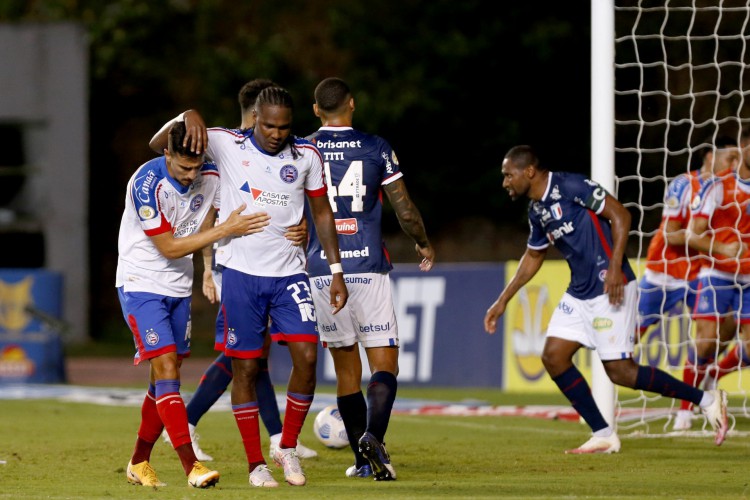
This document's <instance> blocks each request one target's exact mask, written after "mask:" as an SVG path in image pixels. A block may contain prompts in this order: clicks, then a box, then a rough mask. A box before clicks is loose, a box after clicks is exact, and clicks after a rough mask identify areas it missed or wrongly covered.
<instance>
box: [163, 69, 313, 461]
mask: <svg viewBox="0 0 750 500" xmlns="http://www.w3.org/2000/svg"><path fill="white" fill-rule="evenodd" d="M274 85H275V83H274V82H273V81H271V80H268V79H265V78H256V79H254V80H250V81H249V82H247V83H246V84H245V85H243V86H242V88H241V89H240V91H239V94H238V101H239V105H240V112H241V124H240V129H239V130H249V129H251V128H253V126H254V125H255V118H254V117H253V107H254V106H255V100H256V99H257V98H258V94H259V93H260V92H261V91H262V90H263V89H265V88H266V87H272V86H274ZM164 141H166V137H165V136H164V135H159V134H157V136H155V137H154V138H153V139H152V140H151V143H150V146H151V147H152V148H153V149H154V150H155V151H161V150H162V149H163V145H164ZM216 215H217V214H216V211H215V210H211V211H210V212H209V214H208V217H207V220H208V221H215V220H216ZM285 237H286V238H287V239H289V240H290V241H293V242H295V243H296V244H298V245H302V244H304V243H306V242H307V223H306V220H305V219H304V218H303V219H302V223H301V224H300V225H296V226H292V227H290V228H288V229H287V233H286V234H285ZM215 246H216V245H212V246H208V247H206V248H204V249H203V263H204V266H203V267H204V271H203V284H202V287H201V288H202V291H203V294H204V295H205V296H206V298H207V299H208V300H209V302H211V303H212V304H214V303H217V302H219V300H220V299H221V272H220V270H219V269H218V268H217V266H216V265H215V259H214V248H215ZM216 335H217V340H216V344H215V347H216V350H219V351H222V352H221V354H219V355H218V356H217V357H216V359H215V360H214V361H213V362H212V363H211V365H210V366H209V367H208V368H207V369H206V371H205V372H204V373H203V376H202V377H201V379H200V382H199V384H198V387H197V388H196V390H195V392H194V393H193V395H192V397H191V398H190V401H189V402H188V404H187V415H188V424H189V428H190V437H191V440H192V443H193V450H194V451H195V455H196V456H197V457H198V459H199V460H201V461H204V462H205V461H211V460H213V457H211V456H210V455H208V454H207V453H205V452H204V451H203V450H202V449H201V448H200V446H199V445H198V434H197V433H196V432H195V427H196V426H197V425H198V421H200V419H201V417H203V415H205V414H206V412H207V411H208V410H209V409H210V408H211V406H213V405H214V403H216V401H218V399H219V398H220V397H221V395H222V394H224V392H225V391H226V389H227V387H229V383H230V382H231V381H232V361H231V360H230V359H229V358H228V357H227V356H226V354H224V352H223V350H224V345H223V341H224V322H223V317H222V315H221V314H218V315H217V318H216ZM270 347H271V337H270V336H269V335H266V338H265V342H264V344H263V354H262V356H261V357H260V358H258V363H259V365H260V370H259V371H258V375H257V377H256V379H255V392H256V394H257V396H258V409H259V410H258V411H259V413H260V418H261V420H263V425H264V426H265V427H266V430H268V434H269V435H270V441H271V446H270V451H269V455H270V456H273V455H274V453H275V450H276V448H278V446H279V442H280V441H281V429H282V422H281V415H280V412H279V405H278V403H277V402H276V392H275V390H274V387H273V383H272V382H271V376H270V374H269V372H268V353H269V350H270ZM163 437H164V440H165V441H166V442H167V443H169V435H168V434H167V433H163ZM297 454H298V455H299V456H300V458H311V457H315V456H317V455H318V453H317V452H316V451H315V450H312V449H310V448H308V447H306V446H304V445H302V444H301V443H299V442H298V443H297Z"/></svg>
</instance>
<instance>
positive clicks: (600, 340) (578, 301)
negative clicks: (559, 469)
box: [484, 146, 727, 454]
mask: <svg viewBox="0 0 750 500" xmlns="http://www.w3.org/2000/svg"><path fill="white" fill-rule="evenodd" d="M502 174H503V187H504V188H505V189H506V190H507V191H508V193H509V194H510V196H511V198H512V199H513V200H517V199H518V198H520V197H526V198H529V200H530V201H529V226H530V230H531V232H530V235H529V240H528V243H527V248H526V252H525V253H524V255H523V257H522V258H521V261H520V263H519V266H518V270H517V271H516V273H515V275H514V276H513V277H512V278H511V280H510V281H509V282H508V284H507V286H506V287H505V289H504V290H503V291H502V292H501V293H500V295H499V296H498V298H497V300H495V302H494V303H493V304H492V305H491V306H490V307H489V309H488V310H487V314H486V315H485V317H484V328H485V330H486V331H487V332H488V333H490V334H492V333H494V332H495V331H496V329H497V320H498V318H500V317H501V316H502V315H503V313H505V309H506V307H507V305H508V302H509V301H510V299H511V298H512V297H513V296H514V295H515V294H516V292H518V290H519V289H520V288H521V287H522V286H524V285H525V284H526V283H527V282H528V281H529V280H530V279H531V278H533V277H534V275H535V274H536V273H537V271H539V269H540V268H541V266H542V264H543V262H544V258H545V256H546V254H547V248H548V247H549V245H550V244H553V245H555V246H556V247H557V248H558V250H559V251H560V252H561V253H562V254H563V256H564V257H565V260H566V261H567V262H568V266H569V267H570V273H571V281H570V284H569V286H568V289H567V291H566V292H565V294H564V295H563V297H562V299H561V300H560V303H559V304H558V306H557V308H556V309H555V312H554V313H553V314H552V318H551V319H550V322H549V325H548V327H547V337H546V340H545V344H544V351H543V353H542V362H543V364H544V367H545V369H546V370H547V373H548V374H549V376H550V377H551V378H552V380H553V381H554V382H555V384H557V386H558V387H559V388H560V391H561V392H562V393H563V394H564V395H565V396H566V397H567V398H568V400H569V401H570V402H571V404H572V406H573V408H575V409H576V411H577V412H578V413H579V414H580V415H581V417H582V418H583V419H584V420H585V421H586V423H587V424H588V425H589V427H590V428H591V430H592V432H593V436H592V437H591V438H590V439H589V440H588V441H586V442H585V443H584V444H583V445H582V446H580V447H578V448H575V449H572V450H568V451H566V453H573V454H580V453H616V452H618V451H619V450H620V439H619V437H618V436H617V433H616V431H615V429H614V428H613V427H612V426H610V425H609V424H608V423H607V421H606V420H605V419H604V417H603V416H602V414H601V412H600V411H599V408H598V407H597V405H596V402H595V401H594V398H593V396H592V395H591V389H590V388H589V385H588V384H587V383H586V380H585V379H584V378H583V376H582V375H581V372H579V371H578V369H577V368H576V366H575V365H574V364H573V356H574V355H575V353H576V352H577V351H578V350H579V349H580V348H581V347H586V348H588V349H595V350H596V351H597V353H598V355H599V357H600V358H601V360H602V363H603V365H604V370H605V371H606V373H607V376H608V377H609V379H610V380H611V381H612V382H613V383H614V384H617V385H620V386H623V387H629V388H632V389H639V390H644V391H649V392H656V393H659V394H662V395H664V396H668V397H674V398H679V399H687V400H689V401H691V402H693V403H694V404H698V405H699V406H700V407H701V408H702V409H703V412H704V413H705V415H706V418H707V420H708V421H709V423H710V424H711V426H712V427H713V428H714V429H715V430H716V436H715V443H716V444H717V445H720V444H721V443H722V442H723V441H724V438H725V437H726V433H727V414H726V404H727V395H726V393H725V392H724V391H720V390H711V391H702V390H700V389H697V388H695V387H692V386H690V385H688V384H686V383H684V382H682V381H679V380H677V379H675V378H674V377H672V376H670V375H669V374H667V373H665V372H663V371H662V370H659V369H658V368H654V367H650V366H639V365H638V364H636V363H635V362H634V361H633V357H632V353H633V345H634V336H635V316H636V295H637V288H636V283H635V274H634V273H633V270H632V269H631V267H630V264H629V263H628V260H627V257H625V245H626V241H627V236H628V231H629V230H630V213H629V212H628V210H627V209H626V208H625V207H624V206H623V205H622V204H621V203H620V202H619V201H617V199H615V198H614V197H613V196H612V195H610V194H609V193H607V191H606V190H604V189H603V188H602V187H601V186H599V185H598V184H597V183H596V182H594V181H592V180H590V179H587V178H586V177H585V176H583V175H580V174H574V173H566V172H551V171H549V170H547V169H546V168H544V167H543V166H542V165H541V164H540V163H539V160H538V158H537V156H536V154H535V153H534V151H533V150H532V148H531V147H529V146H515V147H513V148H511V149H510V151H508V153H507V154H506V155H505V158H504V159H503V165H502Z"/></svg>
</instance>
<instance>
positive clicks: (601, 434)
mask: <svg viewBox="0 0 750 500" xmlns="http://www.w3.org/2000/svg"><path fill="white" fill-rule="evenodd" d="M613 432H615V431H614V429H612V427H610V426H607V427H605V428H604V429H599V430H598V431H596V432H595V433H594V437H598V438H606V437H609V436H611V435H612V433H613Z"/></svg>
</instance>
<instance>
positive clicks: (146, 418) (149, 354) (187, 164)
mask: <svg viewBox="0 0 750 500" xmlns="http://www.w3.org/2000/svg"><path fill="white" fill-rule="evenodd" d="M184 138H185V125H184V123H176V124H175V125H174V126H172V127H171V128H170V132H169V141H168V148H167V149H166V150H164V156H161V157H158V158H155V159H153V160H151V161H148V162H146V163H144V164H143V165H141V167H139V168H138V170H136V172H135V173H134V174H133V176H132V177H131V178H130V181H129V182H128V187H127V195H126V198H125V210H124V212H123V215H122V221H121V223H120V234H119V241H118V250H119V259H118V262H117V277H116V287H117V293H118V296H119V299H120V305H121V306H122V313H123V316H124V317H125V321H126V323H127V324H128V326H129V327H130V330H131V331H132V332H133V340H134V342H135V347H136V354H135V359H134V364H136V365H137V364H139V363H140V362H142V361H144V360H147V361H148V362H149V364H150V370H149V378H150V385H149V388H148V392H147V394H146V397H145V398H144V401H143V405H142V406H141V424H140V428H139V429H138V435H137V439H136V443H135V449H134V451H133V455H132V457H131V459H130V462H129V463H128V466H127V471H126V477H127V479H128V481H129V482H131V483H133V484H141V485H143V486H152V487H155V486H164V483H162V482H160V481H159V479H158V477H157V475H156V472H155V471H154V469H153V468H152V467H151V464H150V463H149V459H150V457H151V450H152V449H153V446H154V443H155V442H156V441H157V440H158V438H159V435H160V434H161V432H162V430H163V429H164V428H165V427H166V430H167V433H168V434H169V436H170V439H171V441H172V444H173V446H174V449H175V451H176V452H177V455H178V456H179V457H180V462H181V463H182V467H183V469H184V470H185V474H186V475H187V477H188V484H189V485H190V486H192V487H195V488H206V487H208V486H212V485H214V484H216V483H217V482H218V481H219V473H218V472H216V471H213V470H209V469H208V468H207V467H205V466H204V465H203V464H202V463H201V462H200V461H199V460H198V459H197V457H196V456H195V453H194V451H193V447H192V445H191V442H190V433H189V431H188V422H187V414H186V412H185V405H184V402H183V400H182V397H181V396H180V365H181V363H182V359H183V358H184V357H186V356H189V355H190V299H191V294H192V288H193V260H192V253H193V252H195V251H197V250H199V249H201V248H203V247H205V246H206V245H210V244H212V243H213V242H214V241H217V240H219V239H221V238H231V237H235V236H238V237H241V236H246V235H250V234H256V233H258V232H261V231H263V229H264V227H265V226H267V225H268V216H267V214H264V213H257V214H251V215H241V212H242V211H243V210H244V208H245V207H244V206H240V207H238V208H237V209H236V210H234V211H232V212H230V214H229V215H228V216H227V217H226V219H225V220H224V221H223V223H222V224H220V225H218V226H215V227H211V228H208V229H207V230H205V231H199V228H200V227H201V225H202V222H203V220H204V218H205V216H206V213H207V211H208V209H209V207H210V206H211V205H212V204H213V203H214V201H215V196H216V194H217V191H218V187H219V177H218V172H217V170H216V166H215V165H213V164H210V163H204V161H203V155H202V154H194V153H192V152H191V151H189V150H187V149H185V148H184V147H183V141H184Z"/></svg>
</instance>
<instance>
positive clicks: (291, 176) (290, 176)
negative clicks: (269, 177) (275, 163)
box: [279, 165, 299, 184]
mask: <svg viewBox="0 0 750 500" xmlns="http://www.w3.org/2000/svg"><path fill="white" fill-rule="evenodd" d="M279 177H280V178H281V180H282V181H284V182H286V183H287V184H292V183H293V182H294V181H296V180H297V177H299V171H298V170H297V167H295V166H294V165H284V166H283V167H281V170H279Z"/></svg>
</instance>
